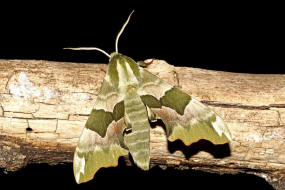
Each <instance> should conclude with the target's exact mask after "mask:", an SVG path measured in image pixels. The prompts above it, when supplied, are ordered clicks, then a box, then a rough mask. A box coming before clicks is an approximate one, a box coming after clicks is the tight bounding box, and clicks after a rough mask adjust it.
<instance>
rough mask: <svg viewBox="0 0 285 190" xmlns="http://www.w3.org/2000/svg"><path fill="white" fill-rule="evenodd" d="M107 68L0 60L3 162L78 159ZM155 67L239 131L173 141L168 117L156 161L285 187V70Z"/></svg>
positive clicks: (156, 143)
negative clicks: (218, 140) (227, 137)
mask: <svg viewBox="0 0 285 190" xmlns="http://www.w3.org/2000/svg"><path fill="white" fill-rule="evenodd" d="M106 69H107V66H106V65H105V64H81V63H64V62H51V61H40V60H0V79H1V80H0V152H1V154H0V167H1V168H5V169H6V170H7V171H15V170H18V169H20V168H22V167H24V166H26V165H27V164H29V163H49V164H58V163H60V162H72V156H73V151H74V148H75V146H76V143H77V140H78V137H79V135H80V133H81V130H82V128H83V127H84V124H85V122H86V120H87V118H88V115H89V113H90V110H91V109H92V107H93V105H94V102H95V99H96V95H97V93H98V91H99V89H100V86H101V82H102V80H103V78H104V76H105V72H104V70H106ZM148 69H149V70H150V71H151V72H153V73H154V74H156V75H158V76H159V77H161V78H163V79H165V80H166V81H168V82H169V83H170V84H172V85H175V86H178V87H179V88H181V89H182V90H183V91H185V92H187V93H189V94H191V95H192V96H194V97H196V98H197V99H199V100H201V101H202V102H203V103H205V104H207V105H209V106H210V107H211V108H212V109H214V110H215V111H216V112H217V113H218V114H219V115H220V116H221V117H222V118H223V119H224V120H225V121H226V122H227V123H228V125H229V128H230V130H231V133H232V136H233V141H232V142H231V143H230V144H225V145H216V146H215V145H213V144H211V143H210V142H208V141H203V140H201V141H199V142H197V143H194V144H192V145H191V146H189V147H187V146H185V145H184V144H183V143H182V142H181V141H175V142H168V141H167V139H166V136H165V130H164V127H163V123H162V122H157V123H153V124H152V129H151V165H152V166H153V165H160V166H161V167H165V166H169V167H170V166H174V167H178V168H182V169H184V168H191V169H197V170H204V171H210V172H218V173H240V172H244V173H250V174H255V175H258V176H261V177H263V178H265V179H266V180H267V181H268V182H270V183H271V184H273V185H274V186H275V187H276V188H278V189H281V188H284V187H285V86H284V84H285V75H272V74H268V75H261V74H259V75H257V74H241V73H229V72H221V71H209V70H203V69H196V68H185V67H173V66H171V65H168V64H167V63H165V62H164V61H158V60H157V61H154V63H153V64H151V65H150V66H148ZM156 125H160V126H162V127H158V126H156ZM125 160H127V161H128V158H125Z"/></svg>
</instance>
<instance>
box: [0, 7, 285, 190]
mask: <svg viewBox="0 0 285 190" xmlns="http://www.w3.org/2000/svg"><path fill="white" fill-rule="evenodd" d="M279 7H280V5H273V4H270V5H269V4H262V3H252V4H248V3H245V4H238V3H231V4H229V3H224V2H223V3H206V2H202V3H199V4H197V3H189V4H181V2H178V1H177V2H174V3H166V2H161V3H160V4H158V3H157V4H154V3H153V2H151V3H148V2H147V1H144V2H142V3H141V4H139V5H130V4H127V3H116V4H114V3H113V2H109V3H106V4H105V5H101V4H100V5H99V4H91V3H83V2H81V3H72V2H66V4H61V5H59V4H51V3H50V4H48V3H43V2H41V3H37V4H35V3H33V4H31V5H27V4H26V3H22V4H18V3H15V4H11V5H8V6H1V9H2V10H1V15H0V19H1V22H0V26H1V31H0V32H1V35H0V59H44V60H54V61H72V62H88V63H107V62H108V58H107V57H106V56H104V55H103V54H101V53H99V52H90V51H89V52H78V51H68V50H63V48H64V47H80V46H96V47H100V48H102V49H104V50H105V51H107V52H109V53H111V52H113V51H114V48H115V45H114V43H115V38H116V35H117V33H118V31H119V30H120V28H121V26H122V24H123V23H124V22H125V20H126V18H127V17H128V15H129V13H130V12H131V11H132V10H133V9H134V10H135V13H134V14H133V17H132V18H131V21H130V23H129V25H128V26H127V28H126V30H125V31H124V33H123V34H122V36H121V38H120V40H119V52H120V53H123V54H125V55H128V56H130V57H132V58H133V59H135V60H144V59H147V58H157V59H164V60H166V61H167V62H168V63H170V64H172V65H175V66H189V67H197V68H206V69H212V70H224V71H230V72H244V73H283V74H284V73H285V70H284V69H283V67H282V64H284V56H283V55H284V53H283V52H284V36H283V34H284V29H283V25H284V19H283V18H282V12H281V10H280V9H279ZM62 64H64V63H62ZM122 165H123V164H122ZM96 175H97V176H96V180H95V181H92V182H90V183H87V184H83V185H80V186H79V185H76V184H75V181H74V179H73V172H72V165H71V164H64V165H60V166H53V167H51V166H47V165H30V166H28V167H27V168H26V169H24V170H21V171H20V172H17V173H12V174H9V175H4V174H3V172H0V185H1V186H2V185H8V186H11V187H14V186H17V185H22V186H23V187H27V188H32V189H36V188H42V187H52V188H54V189H57V188H59V187H61V188H65V187H66V189H87V188H88V189H91V188H97V189H99V188H98V187H99V186H100V188H104V189H105V188H126V189H131V188H132V189H133V188H134V187H133V186H131V184H133V183H135V184H137V185H138V186H139V187H143V188H145V189H148V188H150V187H156V188H157V189H158V188H159V189H170V188H177V189H184V188H185V187H187V189H208V188H212V189H215V188H220V189H253V188H255V189H270V188H271V187H270V185H268V184H267V183H266V182H265V180H264V179H262V178H258V177H255V176H250V175H242V174H240V175H237V176H231V175H222V176H220V175H216V174H209V173H203V172H194V171H191V170H190V171H189V170H185V171H178V170H173V169H167V170H166V171H163V170H161V169H159V168H154V169H152V170H151V171H149V172H143V171H141V170H139V169H137V168H136V167H131V168H130V167H125V166H119V167H118V168H109V169H102V170H100V171H99V172H98V174H96Z"/></svg>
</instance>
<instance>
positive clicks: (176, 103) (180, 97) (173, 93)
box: [160, 87, 191, 115]
mask: <svg viewBox="0 0 285 190" xmlns="http://www.w3.org/2000/svg"><path fill="white" fill-rule="evenodd" d="M190 100H191V96H189V95H188V94H186V93H184V92H182V91H181V90H179V89H178V88H175V87H173V88H171V89H170V90H168V91H167V92H166V93H165V95H164V96H163V97H162V98H160V102H161V104H162V105H163V106H166V107H169V108H172V109H174V110H175V111H176V112H177V113H179V114H180V115H184V110H185V107H186V106H187V105H188V103H189V102H190Z"/></svg>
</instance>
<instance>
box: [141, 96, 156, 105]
mask: <svg viewBox="0 0 285 190" xmlns="http://www.w3.org/2000/svg"><path fill="white" fill-rule="evenodd" d="M141 99H142V101H143V103H144V104H145V105H147V106H148V107H149V108H160V107H161V103H160V101H158V100H157V99H156V98H155V97H154V96H152V95H143V96H141Z"/></svg>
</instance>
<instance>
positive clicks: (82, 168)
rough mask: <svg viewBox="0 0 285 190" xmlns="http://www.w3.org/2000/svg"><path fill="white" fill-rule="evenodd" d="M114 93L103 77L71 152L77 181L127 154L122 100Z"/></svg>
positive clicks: (110, 164)
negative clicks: (94, 100) (95, 98)
mask: <svg viewBox="0 0 285 190" xmlns="http://www.w3.org/2000/svg"><path fill="white" fill-rule="evenodd" d="M117 94H118V93H117V89H116V88H114V87H113V86H112V85H110V83H109V82H108V81H106V80H105V79H104V81H103V83H102V87H101V89H100V92H99V95H98V97H97V100H96V103H95V107H94V109H93V110H92V112H91V114H90V116H89V118H88V120H87V122H86V125H85V128H84V129H83V131H82V134H81V136H80V139H79V142H78V145H77V147H76V150H75V153H74V161H73V170H74V176H75V179H76V182H77V183H82V182H86V181H89V180H91V179H92V178H93V177H94V174H95V173H96V172H97V170H99V169H100V168H101V167H110V166H116V165H117V163H118V158H119V157H120V156H123V155H127V154H128V150H127V148H126V147H124V142H123V130H124V128H125V125H124V119H123V115H124V111H123V107H122V103H123V102H122V101H121V100H120V97H118V95H117Z"/></svg>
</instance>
